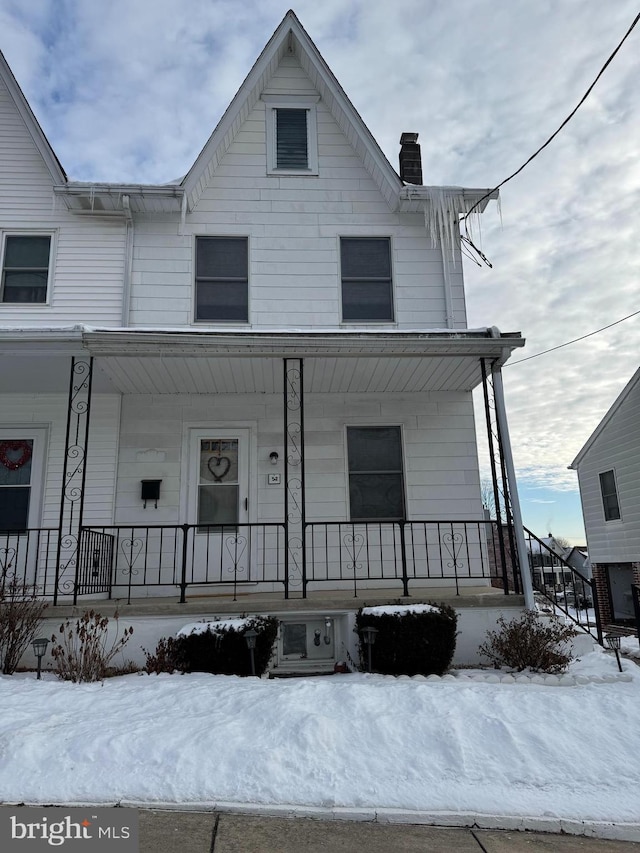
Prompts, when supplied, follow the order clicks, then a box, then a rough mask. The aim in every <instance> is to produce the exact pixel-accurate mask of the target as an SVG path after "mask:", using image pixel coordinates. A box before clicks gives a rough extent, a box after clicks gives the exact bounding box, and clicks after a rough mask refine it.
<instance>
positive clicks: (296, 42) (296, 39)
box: [183, 11, 403, 210]
mask: <svg viewBox="0 0 640 853" xmlns="http://www.w3.org/2000/svg"><path fill="white" fill-rule="evenodd" d="M289 50H291V51H293V53H294V54H295V55H296V57H297V59H298V61H299V62H300V65H301V66H302V68H303V70H304V71H305V72H306V73H307V75H308V76H309V79H310V80H311V82H312V83H313V85H314V86H315V87H316V89H317V90H318V92H319V94H320V97H321V98H322V100H323V101H324V102H325V104H326V105H327V107H328V108H329V110H330V112H331V114H332V115H333V117H334V118H335V120H336V122H337V123H338V125H339V126H340V128H341V130H342V131H343V133H344V134H345V136H346V137H347V139H348V140H349V142H350V143H351V144H352V145H353V146H354V148H355V150H356V151H357V153H358V154H359V155H360V157H361V159H362V161H363V163H364V166H365V168H366V169H367V170H368V172H369V173H370V174H371V177H372V178H373V180H374V181H375V182H376V184H377V185H378V187H379V188H380V190H381V192H382V194H383V196H384V197H385V199H386V200H387V203H388V204H389V206H390V207H391V209H392V210H395V209H396V208H397V206H398V203H399V200H398V195H399V192H400V190H401V189H402V187H403V183H402V181H401V180H400V177H399V176H398V175H397V174H396V172H395V171H394V169H393V167H392V166H391V164H390V163H389V161H388V160H387V158H386V157H385V155H384V154H383V152H382V149H381V148H380V146H379V145H378V143H377V142H376V141H375V139H374V138H373V136H372V135H371V132H370V131H369V129H368V128H367V126H366V125H365V123H364V122H363V120H362V119H361V117H360V115H359V114H358V112H357V110H356V109H355V107H354V106H353V104H352V103H351V101H350V100H349V98H348V97H347V95H346V94H345V92H344V90H343V89H342V87H341V86H340V84H339V83H338V81H337V80H336V78H335V77H334V75H333V73H332V71H331V69H330V68H329V66H328V65H327V64H326V62H325V61H324V59H323V58H322V56H321V54H320V52H319V50H318V48H317V47H316V46H315V44H314V43H313V41H312V40H311V38H310V37H309V35H308V34H307V32H306V31H305V29H304V28H303V26H302V24H301V23H300V21H299V20H298V18H297V17H296V15H295V14H294V13H293V12H292V11H289V12H287V14H286V15H285V16H284V18H283V20H282V22H281V23H280V25H279V26H278V28H277V29H276V31H275V32H274V34H273V36H272V37H271V38H270V40H269V41H268V42H267V45H266V47H265V48H264V50H263V51H262V53H261V54H260V56H259V57H258V59H257V60H256V62H255V63H254V65H253V67H252V68H251V70H250V71H249V74H248V75H247V77H246V78H245V80H244V82H243V83H242V85H241V86H240V88H239V89H238V92H237V93H236V95H235V97H234V98H233V100H232V101H231V103H230V104H229V106H228V107H227V109H226V111H225V113H224V115H223V116H222V118H221V119H220V122H219V123H218V125H217V127H216V128H215V130H214V131H213V133H212V134H211V136H210V137H209V139H208V141H207V142H206V144H205V146H204V148H203V149H202V151H201V152H200V154H199V155H198V158H197V159H196V161H195V163H194V164H193V166H192V167H191V169H190V170H189V172H188V173H187V175H186V177H185V178H184V180H183V186H184V188H185V190H186V192H187V194H188V198H189V208H190V209H193V208H194V207H195V205H196V204H197V203H198V200H199V198H200V196H201V194H202V192H203V191H204V189H205V188H206V186H207V182H208V180H209V179H210V178H211V177H212V175H213V172H214V171H215V168H216V166H217V165H218V163H219V162H220V160H221V159H222V156H223V155H224V154H225V153H226V151H227V150H228V149H229V147H230V145H231V143H232V142H233V139H234V138H235V135H236V134H237V132H238V131H239V129H240V127H241V125H242V124H243V123H244V121H245V119H246V118H247V116H248V115H249V113H250V112H251V110H252V109H253V107H254V106H255V105H256V103H257V102H258V100H259V99H260V96H261V94H262V92H263V90H264V89H265V88H266V86H267V84H268V81H269V79H270V78H271V77H272V76H273V74H274V73H275V71H276V68H277V66H278V64H279V62H280V60H281V59H282V57H283V56H284V55H285V53H286V52H287V51H289Z"/></svg>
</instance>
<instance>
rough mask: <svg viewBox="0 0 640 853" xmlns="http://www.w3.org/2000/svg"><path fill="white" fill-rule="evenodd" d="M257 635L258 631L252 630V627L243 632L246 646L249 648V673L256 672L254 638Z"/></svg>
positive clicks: (253, 673)
mask: <svg viewBox="0 0 640 853" xmlns="http://www.w3.org/2000/svg"><path fill="white" fill-rule="evenodd" d="M257 637H258V632H257V631H254V630H253V628H249V630H248V631H245V632H244V639H245V642H246V644H247V648H248V649H249V655H250V657H251V675H255V674H256V658H255V648H256V639H257Z"/></svg>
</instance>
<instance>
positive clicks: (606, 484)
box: [600, 471, 620, 521]
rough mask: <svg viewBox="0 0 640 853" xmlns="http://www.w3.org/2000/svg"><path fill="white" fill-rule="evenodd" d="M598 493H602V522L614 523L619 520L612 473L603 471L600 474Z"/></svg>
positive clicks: (616, 491) (616, 492)
mask: <svg viewBox="0 0 640 853" xmlns="http://www.w3.org/2000/svg"><path fill="white" fill-rule="evenodd" d="M600 492H601V493H602V506H603V507H604V520H605V521H616V520H617V519H619V518H620V503H619V502H618V490H617V488H616V477H615V474H614V472H613V471H603V472H602V474H600Z"/></svg>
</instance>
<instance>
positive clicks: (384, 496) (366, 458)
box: [347, 426, 405, 521]
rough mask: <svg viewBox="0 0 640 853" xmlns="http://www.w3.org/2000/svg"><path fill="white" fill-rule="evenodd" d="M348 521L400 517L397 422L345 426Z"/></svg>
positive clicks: (401, 479)
mask: <svg viewBox="0 0 640 853" xmlns="http://www.w3.org/2000/svg"><path fill="white" fill-rule="evenodd" d="M347 455H348V459H349V508H350V517H351V521H371V520H376V521H401V520H402V519H403V518H404V517H405V510H404V475H403V465H402V434H401V430H400V427H399V426H375V427H347Z"/></svg>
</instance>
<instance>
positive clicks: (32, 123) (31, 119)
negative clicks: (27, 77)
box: [0, 51, 67, 184]
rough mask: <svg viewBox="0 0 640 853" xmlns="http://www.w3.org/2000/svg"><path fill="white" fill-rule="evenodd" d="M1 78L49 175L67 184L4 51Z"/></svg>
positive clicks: (59, 182) (0, 71)
mask: <svg viewBox="0 0 640 853" xmlns="http://www.w3.org/2000/svg"><path fill="white" fill-rule="evenodd" d="M0 77H1V78H2V80H3V82H4V84H5V85H6V87H7V90H8V91H9V95H10V96H11V98H12V100H13V102H14V104H15V105H16V109H17V110H18V112H19V114H20V116H21V118H22V120H23V121H24V124H25V127H26V128H27V131H28V132H29V135H30V136H31V138H32V139H33V142H34V144H35V146H36V148H37V149H38V151H39V152H40V156H41V157H42V160H43V162H44V164H45V166H46V167H47V169H48V171H49V174H50V175H51V178H52V180H53V183H54V184H62V183H66V181H67V175H66V173H65V171H64V169H63V168H62V164H61V163H60V161H59V160H58V158H57V157H56V154H55V152H54V150H53V148H52V147H51V143H50V142H49V140H48V139H47V137H46V136H45V134H44V131H43V130H42V128H41V127H40V124H39V123H38V119H37V118H36V117H35V115H34V112H33V110H32V109H31V107H30V106H29V102H28V101H27V99H26V98H25V96H24V92H23V91H22V89H21V88H20V86H19V84H18V81H17V80H16V78H15V77H14V76H13V72H12V70H11V68H10V67H9V64H8V63H7V60H6V59H5V57H4V54H3V53H2V51H0Z"/></svg>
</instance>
